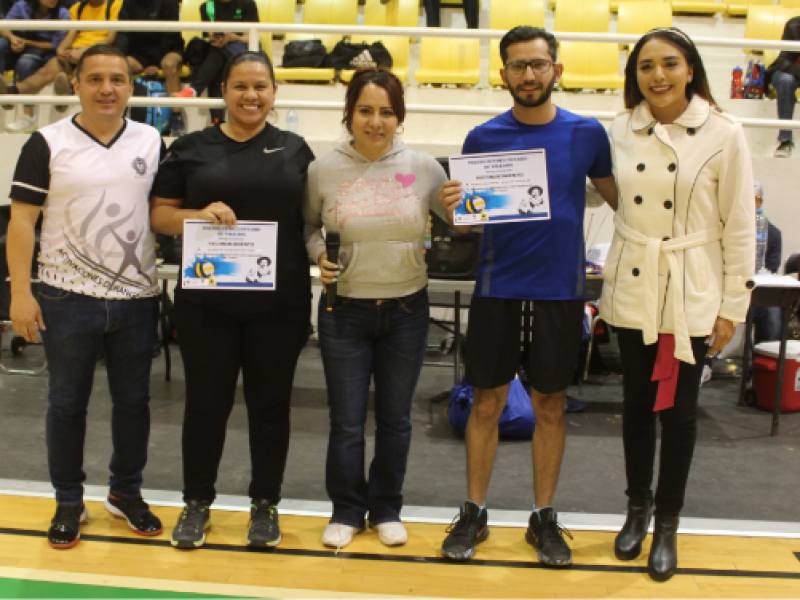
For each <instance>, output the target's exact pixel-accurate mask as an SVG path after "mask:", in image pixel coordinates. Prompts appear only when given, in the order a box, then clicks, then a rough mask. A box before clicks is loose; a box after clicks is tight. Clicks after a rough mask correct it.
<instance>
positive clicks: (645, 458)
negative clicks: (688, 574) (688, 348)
mask: <svg viewBox="0 0 800 600" xmlns="http://www.w3.org/2000/svg"><path fill="white" fill-rule="evenodd" d="M617 338H618V340H619V352H620V356H621V358H622V377H623V380H622V390H623V398H624V405H623V411H622V443H623V446H624V449H625V474H626V476H627V479H628V489H627V491H626V492H625V493H626V494H627V495H628V497H630V498H634V499H637V500H646V499H650V498H652V497H653V493H652V491H651V490H650V487H651V485H652V482H653V463H654V461H655V456H656V419H659V420H660V421H661V455H660V458H659V473H658V486H657V488H656V494H655V506H656V511H657V512H658V514H660V515H664V516H674V515H678V514H679V513H680V511H681V508H683V499H684V496H685V493H686V482H687V481H688V479H689V469H690V467H691V465H692V456H693V455H694V446H695V441H696V439H697V396H698V394H699V393H700V377H701V375H702V374H703V363H704V358H705V355H706V350H707V348H708V346H707V345H706V343H705V338H704V337H693V338H692V351H693V352H694V357H695V361H696V364H694V365H690V364H688V363H685V362H681V364H680V370H679V372H678V389H677V390H676V392H675V406H673V407H672V408H668V409H666V410H662V411H659V412H658V413H655V412H653V407H654V406H655V402H656V392H657V391H658V382H653V381H650V380H651V378H652V376H653V367H654V366H655V363H656V355H657V353H658V343H655V344H650V345H649V346H646V345H645V344H644V340H643V338H642V332H641V330H638V329H624V328H618V329H617Z"/></svg>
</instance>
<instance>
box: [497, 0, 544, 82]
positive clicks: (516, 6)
mask: <svg viewBox="0 0 800 600" xmlns="http://www.w3.org/2000/svg"><path fill="white" fill-rule="evenodd" d="M518 25H530V26H531V27H544V0H492V10H491V13H490V14H489V29H500V30H502V31H508V30H509V29H512V28H514V27H517V26H518ZM502 68H503V61H502V60H501V59H500V40H491V41H490V42H489V85H493V86H501V85H503V80H502V78H501V77H500V69H502Z"/></svg>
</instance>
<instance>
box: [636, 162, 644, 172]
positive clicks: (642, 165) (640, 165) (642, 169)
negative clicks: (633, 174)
mask: <svg viewBox="0 0 800 600" xmlns="http://www.w3.org/2000/svg"><path fill="white" fill-rule="evenodd" d="M636 170H637V171H639V173H641V172H642V171H644V163H639V164H638V165H636Z"/></svg>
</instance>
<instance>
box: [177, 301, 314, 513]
mask: <svg viewBox="0 0 800 600" xmlns="http://www.w3.org/2000/svg"><path fill="white" fill-rule="evenodd" d="M251 293H253V294H257V293H259V292H251ZM310 316H311V306H310V305H309V306H303V307H300V308H288V309H284V310H275V311H265V312H263V313H259V314H257V315H254V316H242V317H239V316H237V315H236V313H235V312H234V311H233V310H232V311H231V312H230V313H228V312H223V311H219V310H216V309H213V308H205V307H203V306H201V305H199V304H195V303H192V302H187V301H186V300H184V299H182V298H180V297H178V298H177V299H176V301H175V326H176V329H177V331H178V342H179V344H180V348H181V355H182V356H183V365H184V370H185V374H186V410H185V413H184V416H183V485H184V489H183V497H184V500H185V501H189V500H206V501H208V502H212V501H213V500H214V498H215V497H216V490H215V488H214V484H215V483H216V481H217V471H218V469H219V463H220V459H221V458H222V449H223V447H224V445H225V432H226V427H227V423H228V417H229V416H230V414H231V410H232V409H233V400H234V395H235V393H236V384H237V381H238V379H239V371H241V372H242V381H243V387H244V398H245V404H246V405H247V423H248V429H249V434H250V460H251V463H252V469H253V471H252V479H251V482H250V488H249V490H248V494H249V495H250V497H251V498H255V499H268V500H270V501H271V502H273V503H275V504H277V503H278V501H279V500H280V496H281V484H282V483H283V472H284V469H285V468H286V456H287V454H288V452H289V433H290V421H289V411H290V401H291V396H292V383H293V381H294V372H295V368H296V366H297V359H298V358H299V356H300V351H301V350H302V348H303V346H304V345H305V343H306V341H307V339H308V323H309V318H310Z"/></svg>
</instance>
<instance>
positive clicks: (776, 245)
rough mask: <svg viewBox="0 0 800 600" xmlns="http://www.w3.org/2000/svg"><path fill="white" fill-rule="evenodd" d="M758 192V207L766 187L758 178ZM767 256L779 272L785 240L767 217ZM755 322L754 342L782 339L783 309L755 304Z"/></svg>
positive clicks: (768, 263)
mask: <svg viewBox="0 0 800 600" xmlns="http://www.w3.org/2000/svg"><path fill="white" fill-rule="evenodd" d="M753 184H754V187H755V193H756V208H757V209H758V208H762V206H761V205H762V204H763V203H764V187H763V186H762V185H761V182H759V181H758V180H757V179H755V180H753ZM767 226H768V229H767V256H766V258H765V259H764V264H765V266H766V267H767V270H768V271H769V272H770V273H777V272H778V271H779V270H780V268H781V252H782V251H783V242H782V239H781V230H780V229H778V228H777V227H775V225H773V224H772V221H770V220H769V219H767ZM750 310H751V311H753V324H754V325H755V330H756V331H755V335H754V336H753V339H754V343H756V344H760V343H761V342H772V341H775V340H779V339H781V309H780V307H778V306H753V307H752V308H751V309H750Z"/></svg>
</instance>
